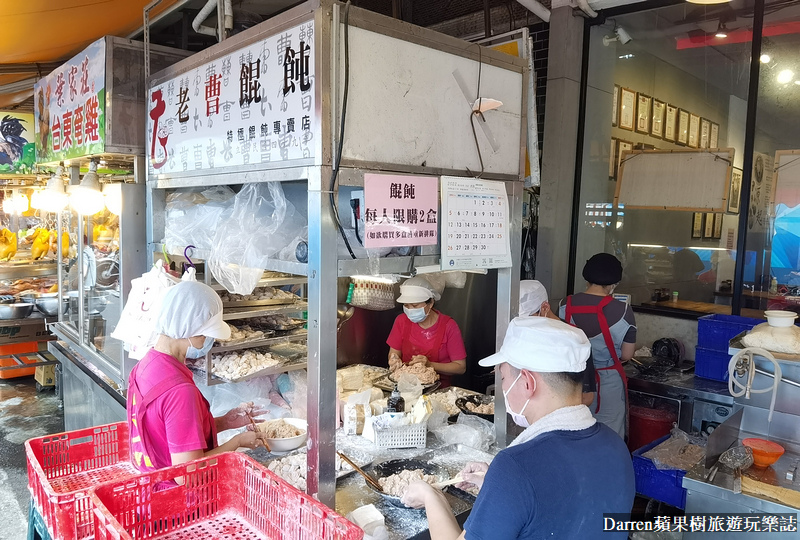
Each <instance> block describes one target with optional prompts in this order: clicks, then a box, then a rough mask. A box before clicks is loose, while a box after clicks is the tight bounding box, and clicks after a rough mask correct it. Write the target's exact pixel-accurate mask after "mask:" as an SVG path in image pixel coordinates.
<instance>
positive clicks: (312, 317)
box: [306, 167, 338, 508]
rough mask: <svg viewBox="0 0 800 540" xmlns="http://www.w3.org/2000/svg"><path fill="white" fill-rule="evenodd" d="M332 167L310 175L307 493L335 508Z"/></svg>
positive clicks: (334, 296)
mask: <svg viewBox="0 0 800 540" xmlns="http://www.w3.org/2000/svg"><path fill="white" fill-rule="evenodd" d="M330 174H331V168H330V167H314V168H311V169H310V173H309V179H308V398H307V399H308V403H307V405H308V434H309V440H310V445H309V449H308V474H307V490H306V491H307V492H308V493H309V494H311V495H312V496H313V497H315V498H316V499H317V500H319V501H320V502H322V503H323V504H325V505H327V506H329V507H330V508H335V502H336V466H335V459H336V458H335V456H336V408H335V407H336V406H337V395H336V300H337V298H336V295H337V287H336V284H337V279H338V265H337V238H336V226H335V225H334V223H333V218H332V216H331V206H330V197H329V194H328V193H327V186H325V187H324V186H323V183H324V182H327V179H328V178H330Z"/></svg>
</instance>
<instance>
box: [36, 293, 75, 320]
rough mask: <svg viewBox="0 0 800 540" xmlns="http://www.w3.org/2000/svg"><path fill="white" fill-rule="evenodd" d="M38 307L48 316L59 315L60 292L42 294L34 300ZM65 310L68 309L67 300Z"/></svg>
mask: <svg viewBox="0 0 800 540" xmlns="http://www.w3.org/2000/svg"><path fill="white" fill-rule="evenodd" d="M51 295H52V296H51ZM33 303H34V305H35V306H36V309H38V310H39V312H41V313H43V314H44V315H46V316H48V317H55V316H56V315H58V293H49V294H47V295H40V296H39V297H37V298H36V299H34V301H33ZM63 304H64V305H63V310H62V311H64V312H66V311H67V305H66V302H64V303H63Z"/></svg>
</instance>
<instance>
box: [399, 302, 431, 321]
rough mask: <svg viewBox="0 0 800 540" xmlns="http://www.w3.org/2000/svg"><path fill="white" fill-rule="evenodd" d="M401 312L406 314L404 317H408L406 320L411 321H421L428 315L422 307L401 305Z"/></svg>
mask: <svg viewBox="0 0 800 540" xmlns="http://www.w3.org/2000/svg"><path fill="white" fill-rule="evenodd" d="M403 312H404V313H405V314H406V317H408V320H410V321H411V322H413V323H421V322H422V321H424V320H425V317H427V316H428V314H427V313H425V308H424V307H421V308H407V307H405V306H403Z"/></svg>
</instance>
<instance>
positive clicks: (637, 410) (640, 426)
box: [628, 406, 678, 452]
mask: <svg viewBox="0 0 800 540" xmlns="http://www.w3.org/2000/svg"><path fill="white" fill-rule="evenodd" d="M629 414H630V426H629V429H628V449H629V450H630V451H631V452H633V451H634V450H637V449H639V448H641V447H642V446H645V445H646V444H649V443H651V442H653V441H655V440H656V439H660V438H661V437H663V436H664V435H669V432H670V430H671V429H672V425H673V424H674V423H675V422H677V421H678V415H677V413H675V412H674V411H669V410H664V409H648V408H647V407H636V406H632V407H631V408H630V411H629Z"/></svg>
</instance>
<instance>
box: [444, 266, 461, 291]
mask: <svg viewBox="0 0 800 540" xmlns="http://www.w3.org/2000/svg"><path fill="white" fill-rule="evenodd" d="M442 273H443V274H444V280H445V283H446V285H447V286H448V287H452V288H453V289H463V288H464V287H465V286H466V285H467V273H466V272H461V271H459V270H453V271H452V272H442Z"/></svg>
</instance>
